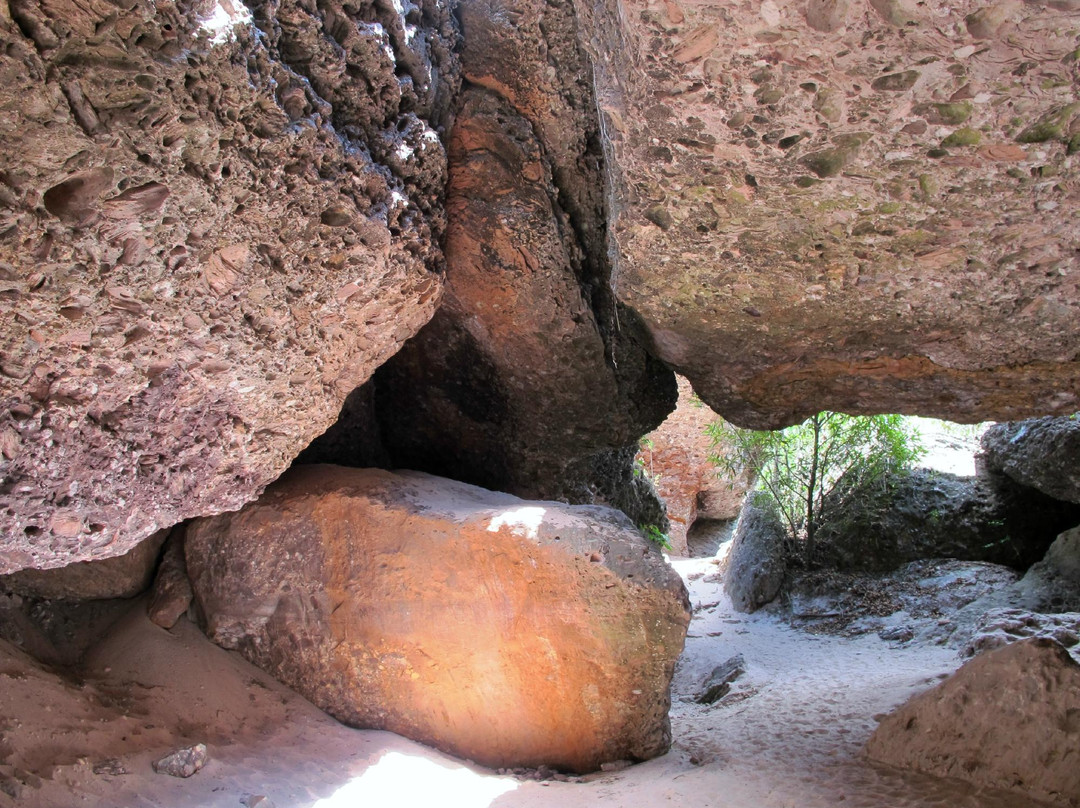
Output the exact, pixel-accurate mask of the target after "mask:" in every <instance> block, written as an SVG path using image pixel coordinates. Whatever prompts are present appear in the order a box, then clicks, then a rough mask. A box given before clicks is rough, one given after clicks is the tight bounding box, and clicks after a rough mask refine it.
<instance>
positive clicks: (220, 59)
mask: <svg viewBox="0 0 1080 808" xmlns="http://www.w3.org/2000/svg"><path fill="white" fill-rule="evenodd" d="M249 6H250V7H251V8H252V9H254V14H255V19H254V21H252V19H251V14H250V13H249V12H248V10H247V8H248V7H247V6H244V5H243V4H240V3H235V2H234V3H229V2H224V0H223V2H222V3H221V4H220V5H219V6H215V7H212V6H211V5H210V4H208V3H179V4H173V3H160V2H158V3H152V2H127V3H121V4H120V6H119V7H118V6H117V5H116V4H114V3H106V2H97V1H96V0H95V1H94V2H89V3H69V2H65V0H48V2H41V3H39V2H30V0H13V2H5V3H4V4H3V11H4V12H5V13H4V14H0V42H2V43H3V48H2V49H0V52H2V53H3V55H2V56H0V76H2V80H0V108H2V109H3V110H4V113H3V115H0V167H2V171H0V309H2V311H3V329H2V336H0V339H2V341H0V405H2V406H0V474H2V486H0V532H2V533H3V535H4V536H5V546H4V552H3V554H2V555H0V572H6V571H10V570H15V569H19V568H21V567H24V566H35V567H50V566H55V565H59V564H64V563H67V562H70V561H72V560H78V559H89V558H99V557H106V556H110V555H116V554H118V553H121V552H123V551H125V550H127V549H128V548H130V547H131V546H132V545H133V544H134V543H136V542H137V541H138V540H140V539H141V538H143V537H145V536H147V535H149V534H150V533H152V532H153V531H154V530H156V529H158V528H160V527H166V526H169V525H171V524H173V523H175V522H177V521H180V520H182V519H184V518H187V517H189V516H194V515H198V514H209V513H216V512H219V511H221V510H227V509H233V508H237V507H239V506H240V505H242V504H243V503H244V502H246V501H248V500H250V499H251V498H252V497H254V496H255V495H256V494H257V493H258V492H259V491H260V490H261V488H262V486H264V485H265V484H266V483H267V482H269V481H270V480H272V479H274V478H275V477H276V476H278V475H279V474H280V473H281V472H282V471H283V470H284V469H285V468H286V467H287V466H288V465H289V463H290V462H291V460H292V458H293V457H294V456H295V455H296V453H297V452H298V451H299V450H300V449H302V448H303V447H304V446H305V445H307V443H308V442H310V440H311V439H312V438H314V437H315V436H316V435H318V434H319V433H320V432H322V431H323V430H324V429H325V428H326V427H327V426H329V425H330V424H331V423H332V422H333V420H334V417H335V416H336V414H337V412H338V410H339V409H340V407H341V403H342V401H343V400H344V398H345V396H346V395H347V394H348V393H349V392H350V391H351V390H352V389H353V388H355V387H356V386H357V385H359V384H360V383H362V382H363V381H364V380H365V379H367V378H368V376H370V375H371V373H372V372H373V371H374V369H375V368H376V367H378V366H379V365H380V364H382V363H383V362H384V361H385V360H386V359H387V358H388V357H389V356H391V355H392V354H393V353H394V352H395V351H396V350H397V348H398V347H399V346H400V345H401V344H402V343H403V342H404V341H405V340H406V339H407V338H408V337H410V336H411V335H412V334H413V333H415V332H416V331H417V330H418V329H419V328H420V326H422V325H423V324H424V323H425V322H426V321H427V320H428V319H429V318H430V317H431V315H432V313H433V312H434V310H435V307H436V305H437V304H438V302H439V299H440V294H441V287H442V283H441V278H440V276H439V275H438V274H436V273H435V272H433V270H437V269H439V266H440V261H441V255H440V251H439V247H438V245H437V239H438V236H439V234H440V231H441V229H442V225H443V215H442V211H441V207H440V203H439V198H440V195H441V191H442V187H443V185H444V181H445V156H444V153H443V147H442V145H441V143H440V138H439V133H438V132H437V131H436V128H437V127H439V126H441V125H442V124H444V123H445V122H446V120H447V114H446V110H447V106H448V104H449V101H450V98H451V97H452V95H453V85H454V83H455V78H454V77H455V75H456V62H455V60H454V58H453V57H452V56H451V55H450V49H451V48H452V46H453V41H454V34H453V30H452V27H451V25H450V20H449V16H448V12H447V11H445V10H440V9H439V8H436V4H434V3H421V4H420V6H418V9H419V10H418V11H417V12H416V13H415V14H414V16H419V15H420V12H421V11H422V14H423V21H422V22H421V21H420V20H419V19H411V20H406V19H404V18H399V16H398V15H397V14H396V13H394V12H392V11H391V12H386V13H384V12H381V11H380V12H375V11H371V18H370V19H368V18H365V17H361V16H359V15H358V14H354V13H352V12H347V11H345V10H344V8H343V7H342V6H341V5H340V4H337V3H330V4H329V5H326V4H324V5H322V6H320V9H321V14H322V16H313V15H312V13H311V12H309V11H307V10H305V9H306V6H303V5H301V4H299V3H294V2H291V0H286V2H283V3H281V4H274V5H273V6H271V5H270V4H264V3H255V4H249ZM429 6H430V7H429ZM215 8H216V9H217V11H216V12H215ZM8 11H10V14H8V13H7V12H8ZM215 13H216V14H217V16H216V17H215V16H214V14H215ZM230 15H231V16H230ZM218 23H221V25H220V26H218ZM418 24H419V25H420V28H415V26H417V25H418ZM215 26H217V27H215ZM256 28H258V29H259V30H258V31H256ZM406 28H409V30H410V31H413V33H414V34H415V35H414V36H411V35H409V34H408V33H407V32H406ZM414 29H415V30H414Z"/></svg>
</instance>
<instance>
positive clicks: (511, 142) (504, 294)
mask: <svg viewBox="0 0 1080 808" xmlns="http://www.w3.org/2000/svg"><path fill="white" fill-rule="evenodd" d="M507 14H510V15H512V16H513V18H514V20H515V25H514V28H513V36H510V32H509V31H508V29H507V28H506V26H505V19H506V15H507ZM462 19H463V24H464V27H465V31H466V37H465V49H464V51H463V53H462V63H463V69H464V71H465V75H466V77H467V78H468V79H469V80H470V81H471V82H472V83H473V84H474V85H477V86H475V87H471V88H470V89H468V90H466V91H465V92H464V93H463V94H462V98H461V106H460V109H459V111H458V113H457V117H456V120H455V124H454V128H453V131H452V133H451V138H450V145H449V165H450V167H449V185H448V188H447V211H448V213H449V216H450V222H449V224H448V228H447V235H446V243H445V252H446V260H447V272H446V297H445V300H444V303H443V304H442V306H441V308H440V309H439V312H438V313H437V315H436V316H435V318H433V320H432V321H431V323H430V324H429V325H428V326H427V327H425V328H424V329H423V330H422V331H421V333H420V334H419V335H417V337H416V338H415V339H413V340H411V341H410V342H409V343H408V344H407V345H406V346H405V348H403V350H402V351H401V352H400V353H399V354H398V355H397V356H396V357H395V358H394V360H393V361H392V362H389V363H388V364H387V366H386V367H385V368H384V369H382V370H380V372H379V374H378V376H377V378H376V409H377V411H378V420H379V422H380V426H381V428H382V430H383V436H384V439H385V443H386V445H387V448H388V449H389V452H390V455H391V458H392V466H394V467H397V468H415V469H421V470H424V471H428V472H431V473H435V474H439V475H442V476H446V477H451V478H453V479H458V480H464V481H467V482H470V483H474V484H477V485H482V486H484V487H487V488H492V489H496V490H501V491H510V492H512V493H514V494H518V495H520V496H525V497H529V498H541V499H567V500H570V501H574V502H597V503H603V504H615V503H614V500H615V499H620V497H611V496H605V495H604V494H602V493H600V491H599V489H601V488H603V487H604V484H605V481H601V480H597V479H595V478H592V479H590V478H591V477H592V476H593V475H592V471H593V470H595V469H597V468H599V467H601V466H604V465H607V466H611V465H614V462H613V461H614V460H615V459H619V460H622V461H624V462H625V463H626V471H627V474H626V478H627V479H629V477H630V475H629V458H630V456H631V455H632V450H631V451H630V452H621V451H620V450H621V449H624V448H625V447H628V446H630V447H632V446H635V445H636V443H637V440H638V438H640V436H641V435H642V434H644V433H645V432H647V431H648V430H649V429H652V428H653V427H655V426H656V425H657V424H659V423H660V421H661V420H662V419H663V416H664V415H665V414H666V413H667V412H668V411H669V410H670V409H671V406H672V405H673V404H674V393H675V391H674V379H673V377H672V375H671V373H670V371H669V370H668V369H667V368H665V367H664V366H663V365H661V364H660V363H659V362H657V361H655V360H654V359H653V358H652V357H651V356H650V355H649V354H648V353H647V352H646V349H645V340H644V334H643V333H642V332H641V329H640V328H639V327H638V326H637V322H636V317H635V316H634V314H633V312H630V311H627V310H625V309H624V308H622V307H620V306H619V305H618V303H617V301H616V300H615V299H614V297H613V295H612V292H611V278H612V275H613V272H614V268H613V264H612V261H613V260H614V259H613V256H612V255H611V253H610V249H609V248H610V243H609V241H608V238H607V210H606V202H605V199H604V196H603V194H604V187H605V186H604V183H605V179H604V174H603V162H602V161H603V154H602V148H601V146H600V143H601V138H602V133H601V123H600V121H599V119H598V117H597V110H596V103H595V98H594V97H593V96H592V93H591V87H590V85H589V83H588V82H584V83H583V82H580V81H578V80H576V78H575V77H579V76H582V75H585V74H586V72H587V70H588V64H589V61H588V55H587V53H586V52H585V50H584V49H583V47H582V46H581V44H580V43H579V42H578V41H577V40H576V38H574V37H572V36H571V35H570V32H571V31H573V29H574V26H575V24H576V23H575V20H574V15H573V9H572V7H571V6H568V5H559V4H550V3H541V2H536V1H535V0H515V2H513V3H512V4H511V5H510V6H507V5H506V4H503V3H500V4H497V5H494V6H492V5H489V4H487V3H468V4H465V5H464V6H462ZM553 32H562V33H561V34H560V35H558V36H556V35H555V34H554V33H553ZM553 60H554V61H557V62H558V64H559V67H560V69H559V70H558V71H554V70H553V69H552V68H551V64H550V63H551V62H552V61H553ZM604 461H611V462H607V463H605V462H604ZM624 487H625V486H624ZM621 499H624V500H625V499H627V497H621ZM633 518H634V519H635V520H638V521H642V520H643V519H644V517H643V516H641V515H640V514H638V513H635V515H634V517H633ZM649 521H654V520H651V519H650V520H649Z"/></svg>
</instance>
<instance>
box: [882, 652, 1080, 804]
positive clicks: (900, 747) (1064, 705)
mask: <svg viewBox="0 0 1080 808" xmlns="http://www.w3.org/2000/svg"><path fill="white" fill-rule="evenodd" d="M1078 704H1080V665H1078V664H1077V663H1076V662H1075V661H1074V660H1073V659H1072V658H1071V657H1070V656H1069V654H1068V653H1067V652H1066V651H1065V649H1064V648H1062V647H1061V646H1060V645H1058V644H1057V643H1056V642H1054V641H1052V640H1045V639H1031V640H1023V641H1021V642H1017V643H1014V644H1012V645H1008V646H1006V647H1005V648H1001V649H998V650H996V651H991V652H988V653H985V654H982V655H980V656H978V657H976V658H975V659H973V660H972V661H970V662H968V663H967V664H965V665H964V666H963V667H962V668H961V669H960V670H959V671H957V672H956V673H955V674H953V676H951V677H949V678H948V679H947V680H945V681H944V682H942V683H941V684H940V685H938V686H937V687H935V688H934V689H933V690H930V691H928V692H926V693H923V694H922V695H921V696H916V697H915V698H914V699H912V700H911V701H909V702H908V703H907V704H905V705H904V706H903V707H901V708H900V709H899V710H897V711H896V712H894V713H892V714H891V715H890V716H888V717H887V718H886V719H885V720H884V721H882V722H881V724H880V726H878V728H877V730H876V731H875V732H874V734H873V736H872V737H871V738H870V741H869V743H868V744H867V747H866V752H867V755H869V757H870V758H872V759H873V760H877V761H881V762H882V763H888V764H890V765H893V766H899V767H901V768H909V769H917V770H919V771H923V772H927V773H929V774H935V775H938V776H942V777H958V778H960V779H963V780H968V781H970V782H972V783H975V784H977V785H980V786H991V787H996V788H1005V789H1011V790H1013V791H1017V792H1019V793H1021V794H1024V795H1025V796H1027V797H1030V798H1032V799H1037V800H1043V801H1045V802H1048V803H1050V804H1052V805H1060V806H1069V807H1070V808H1071V807H1072V806H1076V805H1078V804H1080V766H1077V765H1076V763H1077V761H1076V757H1077V755H1078V754H1080V745H1078V741H1077V738H1078V735H1080V710H1078V709H1077V705H1078Z"/></svg>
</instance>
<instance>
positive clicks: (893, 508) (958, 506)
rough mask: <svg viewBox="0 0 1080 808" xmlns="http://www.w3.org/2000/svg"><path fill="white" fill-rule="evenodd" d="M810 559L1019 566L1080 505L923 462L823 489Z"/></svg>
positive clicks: (1073, 519)
mask: <svg viewBox="0 0 1080 808" xmlns="http://www.w3.org/2000/svg"><path fill="white" fill-rule="evenodd" d="M822 512H823V514H825V516H824V521H823V522H822V524H821V525H820V526H819V527H818V530H817V533H816V534H815V551H814V557H813V559H811V561H812V564H813V565H814V566H818V567H827V568H830V569H837V570H848V571H853V570H863V571H874V572H890V571H892V570H894V569H897V568H898V567H900V566H901V565H902V564H906V563H908V562H910V561H916V560H918V559H923V558H956V559H961V560H964V561H988V562H991V563H994V564H1005V565H1008V566H1011V567H1014V568H1017V569H1026V568H1027V567H1030V566H1031V565H1032V564H1034V563H1035V562H1037V561H1039V560H1040V559H1041V558H1042V557H1043V555H1044V554H1045V553H1046V551H1047V549H1048V548H1049V547H1050V545H1051V544H1052V543H1053V542H1054V540H1055V538H1056V537H1057V535H1058V534H1059V533H1060V532H1061V531H1062V530H1065V529H1067V528H1069V527H1071V526H1072V525H1075V524H1076V523H1077V522H1080V508H1077V507H1076V506H1075V505H1072V504H1069V503H1064V502H1060V501H1058V500H1055V499H1052V498H1050V497H1047V496H1045V495H1043V494H1040V493H1039V492H1038V491H1034V490H1032V489H1030V488H1025V487H1023V486H1020V485H1016V484H1015V483H1012V482H1011V481H1009V480H1007V479H1006V480H989V479H980V478H971V477H957V476H955V475H953V474H946V473H943V472H939V471H932V470H929V469H915V470H913V471H911V472H905V473H901V474H890V475H886V476H885V477H882V478H879V479H875V480H871V481H869V482H857V481H856V482H854V483H852V482H850V481H844V480H841V481H840V483H839V484H838V485H837V486H836V487H835V488H834V489H833V490H832V491H831V492H830V493H829V494H828V495H827V496H826V498H825V503H824V506H823V508H822Z"/></svg>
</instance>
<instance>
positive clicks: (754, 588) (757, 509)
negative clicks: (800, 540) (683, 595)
mask: <svg viewBox="0 0 1080 808" xmlns="http://www.w3.org/2000/svg"><path fill="white" fill-rule="evenodd" d="M791 556H792V550H791V548H790V547H789V542H788V537H787V532H786V531H785V530H784V525H783V523H781V521H780V517H779V516H777V514H776V512H775V511H774V510H773V509H772V508H770V507H769V505H768V503H767V501H765V500H764V499H763V498H760V497H757V498H756V497H753V496H751V497H749V498H748V499H747V500H746V503H745V504H744V505H743V509H742V513H741V514H740V515H739V524H738V526H737V527H736V528H735V538H733V539H732V540H731V549H730V550H729V551H728V556H727V566H726V570H725V572H724V591H725V592H726V593H727V594H728V597H730V598H731V603H732V605H733V606H734V607H735V608H736V609H737V610H738V611H740V612H753V611H756V610H757V609H759V608H761V607H762V606H764V605H765V604H766V603H769V602H771V601H772V600H773V598H775V597H776V596H777V594H779V592H780V587H781V586H783V584H784V577H785V575H787V569H788V562H789V560H790V558H791Z"/></svg>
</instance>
